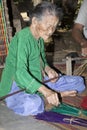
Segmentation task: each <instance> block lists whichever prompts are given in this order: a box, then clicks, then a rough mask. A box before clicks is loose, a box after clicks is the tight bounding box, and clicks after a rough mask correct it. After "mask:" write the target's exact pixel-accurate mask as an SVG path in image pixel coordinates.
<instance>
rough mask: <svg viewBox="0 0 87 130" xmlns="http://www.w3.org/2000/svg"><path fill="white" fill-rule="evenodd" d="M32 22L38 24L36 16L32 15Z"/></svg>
mask: <svg viewBox="0 0 87 130" xmlns="http://www.w3.org/2000/svg"><path fill="white" fill-rule="evenodd" d="M32 24H33V25H34V26H36V25H37V24H38V20H37V18H36V17H33V18H32Z"/></svg>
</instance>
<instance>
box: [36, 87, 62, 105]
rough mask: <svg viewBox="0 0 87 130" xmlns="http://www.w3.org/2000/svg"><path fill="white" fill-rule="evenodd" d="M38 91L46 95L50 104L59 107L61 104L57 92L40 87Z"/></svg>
mask: <svg viewBox="0 0 87 130" xmlns="http://www.w3.org/2000/svg"><path fill="white" fill-rule="evenodd" d="M38 91H39V92H41V93H42V94H43V95H44V97H45V98H46V100H47V102H48V103H49V104H52V105H54V106H58V105H59V104H60V102H59V98H58V94H57V93H56V92H54V91H52V90H50V89H48V88H46V87H45V86H42V87H40V88H39V90H38Z"/></svg>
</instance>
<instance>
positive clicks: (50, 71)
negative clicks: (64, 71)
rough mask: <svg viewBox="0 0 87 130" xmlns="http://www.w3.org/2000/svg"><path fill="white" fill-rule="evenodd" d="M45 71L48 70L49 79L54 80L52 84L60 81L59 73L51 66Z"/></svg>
mask: <svg viewBox="0 0 87 130" xmlns="http://www.w3.org/2000/svg"><path fill="white" fill-rule="evenodd" d="M45 70H46V73H47V75H48V77H49V79H52V78H54V79H52V80H51V82H56V81H57V79H58V73H57V72H56V71H55V70H53V69H52V68H50V67H49V66H47V67H46V69H45Z"/></svg>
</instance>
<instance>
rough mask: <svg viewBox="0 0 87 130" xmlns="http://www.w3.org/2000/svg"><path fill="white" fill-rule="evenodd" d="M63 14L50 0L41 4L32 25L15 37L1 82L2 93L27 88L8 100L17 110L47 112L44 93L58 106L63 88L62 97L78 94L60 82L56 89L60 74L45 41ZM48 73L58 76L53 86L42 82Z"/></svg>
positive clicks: (32, 16)
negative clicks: (47, 53) (49, 59)
mask: <svg viewBox="0 0 87 130" xmlns="http://www.w3.org/2000/svg"><path fill="white" fill-rule="evenodd" d="M61 14H62V13H61V10H60V9H59V8H57V7H56V6H55V5H54V4H52V3H50V2H42V3H40V4H38V5H37V6H36V7H35V8H34V10H33V12H32V15H31V17H30V22H31V24H30V26H29V27H26V28H24V29H22V30H21V31H20V32H18V33H16V34H15V36H14V37H13V39H12V40H11V43H10V46H9V52H8V56H7V58H6V63H5V68H4V71H3V74H2V80H1V84H0V85H1V86H0V97H2V96H4V95H6V94H8V93H12V92H14V91H17V90H19V89H20V88H21V89H24V88H25V91H24V92H20V93H18V94H15V95H13V96H10V97H8V98H6V100H5V101H6V105H7V106H8V107H9V108H10V109H12V110H13V111H14V112H15V113H16V114H20V115H23V116H27V115H36V114H38V113H41V112H43V111H44V106H45V105H44V104H45V103H44V100H43V98H42V97H43V96H44V97H45V99H46V100H47V102H48V103H49V104H52V105H54V106H57V105H58V104H59V98H58V94H57V91H60V92H61V96H62V97H63V96H75V95H76V93H77V90H76V88H74V89H72V88H71V90H69V91H68V88H67V87H65V88H63V87H62V88H63V90H61V86H60V87H58V89H57V90H56V89H55V85H56V87H57V82H58V77H59V75H58V73H57V72H55V71H54V70H53V69H52V68H51V67H50V66H49V65H48V63H47V61H46V59H45V51H44V41H45V40H47V39H48V38H49V37H50V36H51V35H52V34H53V32H54V31H55V29H56V26H57V25H58V23H59V21H60V18H61ZM45 75H47V76H48V77H49V78H50V79H52V78H54V77H56V78H55V79H54V80H52V81H51V82H50V87H47V85H45V84H43V83H42V81H43V76H45ZM46 79H47V78H46ZM60 79H61V78H60ZM54 82H55V83H54ZM51 85H52V89H51ZM54 90H55V91H54ZM82 90H83V88H82Z"/></svg>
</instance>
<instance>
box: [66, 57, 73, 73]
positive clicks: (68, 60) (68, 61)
mask: <svg viewBox="0 0 87 130" xmlns="http://www.w3.org/2000/svg"><path fill="white" fill-rule="evenodd" d="M66 74H67V75H72V59H71V57H66Z"/></svg>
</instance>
